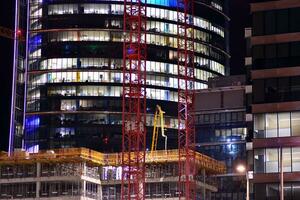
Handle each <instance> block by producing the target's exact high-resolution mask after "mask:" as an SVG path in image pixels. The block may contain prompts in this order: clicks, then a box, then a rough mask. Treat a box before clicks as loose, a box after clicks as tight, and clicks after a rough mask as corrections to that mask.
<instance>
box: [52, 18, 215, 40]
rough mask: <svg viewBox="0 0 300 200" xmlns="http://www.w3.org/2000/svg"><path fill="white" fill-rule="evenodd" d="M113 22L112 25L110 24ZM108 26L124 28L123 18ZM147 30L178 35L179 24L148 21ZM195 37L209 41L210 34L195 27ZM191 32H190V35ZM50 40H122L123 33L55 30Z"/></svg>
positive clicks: (107, 25)
mask: <svg viewBox="0 0 300 200" xmlns="http://www.w3.org/2000/svg"><path fill="white" fill-rule="evenodd" d="M110 24H111V25H110ZM105 27H106V28H110V27H118V28H120V29H121V28H122V26H121V20H112V21H110V22H109V21H107V22H106V25H105ZM147 31H148V32H153V33H167V34H172V35H175V36H176V35H177V24H170V23H166V22H158V21H147ZM193 31H194V38H195V39H197V40H200V41H205V42H209V38H210V34H209V33H206V32H203V31H200V30H196V29H194V30H193ZM190 33H191V32H188V35H189V37H190V35H191V34H190ZM49 35H50V39H49V40H50V41H51V42H54V41H97V40H104V41H106V40H110V41H120V40H122V33H121V32H119V31H116V30H115V31H113V32H106V33H104V31H102V32H101V31H92V30H90V31H68V32H67V31H65V32H62V33H60V32H54V33H50V34H49Z"/></svg>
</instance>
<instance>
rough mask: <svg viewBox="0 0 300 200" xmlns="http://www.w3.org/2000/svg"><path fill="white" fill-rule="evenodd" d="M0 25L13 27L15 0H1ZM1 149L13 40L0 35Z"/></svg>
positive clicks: (5, 139)
mask: <svg viewBox="0 0 300 200" xmlns="http://www.w3.org/2000/svg"><path fill="white" fill-rule="evenodd" d="M0 26H5V27H9V28H12V27H13V1H12V0H1V1H0ZM0 52H1V54H0V59H1V60H0V63H1V64H0V70H1V71H0V83H1V84H0V89H1V96H0V113H1V118H0V150H5V151H6V150H7V143H8V132H9V118H10V116H9V112H10V97H11V93H10V88H11V71H12V70H11V69H12V64H11V63H12V55H13V41H12V40H10V39H4V38H1V37H0Z"/></svg>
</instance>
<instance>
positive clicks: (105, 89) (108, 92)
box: [28, 85, 204, 110]
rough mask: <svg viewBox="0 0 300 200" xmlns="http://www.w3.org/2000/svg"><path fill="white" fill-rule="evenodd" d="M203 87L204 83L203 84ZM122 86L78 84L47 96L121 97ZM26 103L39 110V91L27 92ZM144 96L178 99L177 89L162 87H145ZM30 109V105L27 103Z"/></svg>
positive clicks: (54, 90) (169, 99) (50, 92)
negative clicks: (75, 86) (75, 88)
mask: <svg viewBox="0 0 300 200" xmlns="http://www.w3.org/2000/svg"><path fill="white" fill-rule="evenodd" d="M203 87H204V85H203ZM122 91H123V88H122V87H120V86H80V87H79V89H78V90H76V92H74V91H72V90H68V89H66V90H63V89H50V90H49V92H48V95H49V96H57V95H58V96H67V95H72V96H74V95H75V96H98V97H99V96H103V97H121V96H122ZM28 94H29V95H28V104H31V103H32V106H33V107H32V109H33V110H39V109H40V108H39V104H37V105H34V104H35V103H38V101H37V100H38V98H39V96H40V93H39V91H34V92H28ZM146 97H147V98H148V99H156V100H165V101H174V102H176V101H178V97H177V91H169V90H162V89H154V88H146ZM28 107H29V108H28V109H29V110H30V106H29V105H28Z"/></svg>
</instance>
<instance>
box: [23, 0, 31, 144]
mask: <svg viewBox="0 0 300 200" xmlns="http://www.w3.org/2000/svg"><path fill="white" fill-rule="evenodd" d="M26 16H27V21H26V25H27V27H26V38H25V41H26V57H25V64H24V70H25V73H24V102H23V135H24V134H25V129H26V106H27V80H28V77H27V70H28V63H29V62H28V59H29V27H30V3H29V0H27V13H26ZM22 149H25V141H24V139H23V141H22Z"/></svg>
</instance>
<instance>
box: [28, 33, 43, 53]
mask: <svg viewBox="0 0 300 200" xmlns="http://www.w3.org/2000/svg"><path fill="white" fill-rule="evenodd" d="M41 44H42V36H41V35H40V34H39V35H36V36H34V37H32V38H30V40H29V47H30V49H29V50H30V52H31V53H32V52H34V51H36V50H37V49H38V47H40V45H41Z"/></svg>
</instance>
